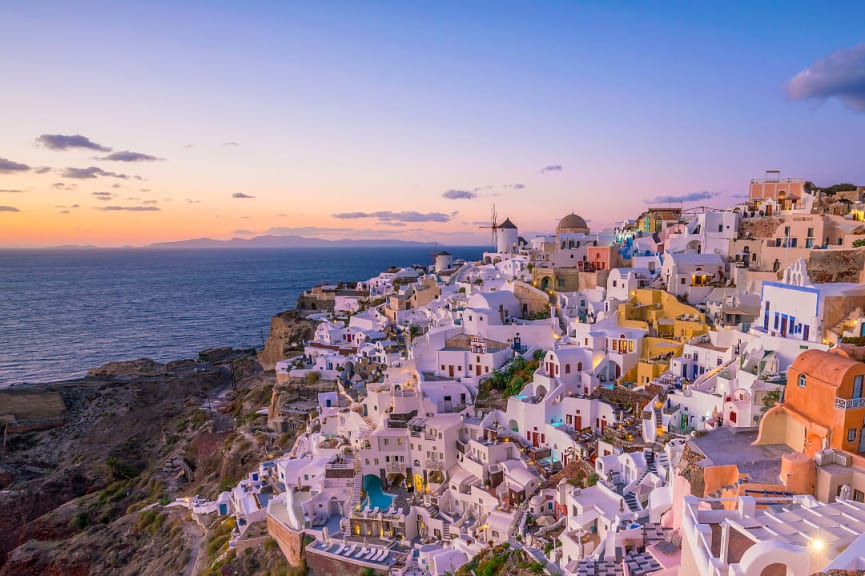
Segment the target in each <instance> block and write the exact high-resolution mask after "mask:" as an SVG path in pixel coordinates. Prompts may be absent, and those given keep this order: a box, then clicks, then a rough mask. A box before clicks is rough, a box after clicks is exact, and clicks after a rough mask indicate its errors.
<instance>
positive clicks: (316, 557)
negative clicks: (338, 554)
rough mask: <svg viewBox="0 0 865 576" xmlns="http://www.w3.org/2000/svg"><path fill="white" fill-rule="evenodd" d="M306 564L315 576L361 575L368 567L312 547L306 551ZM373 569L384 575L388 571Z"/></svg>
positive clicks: (376, 572)
mask: <svg viewBox="0 0 865 576" xmlns="http://www.w3.org/2000/svg"><path fill="white" fill-rule="evenodd" d="M306 565H307V566H309V569H310V571H311V572H312V573H313V574H315V576H360V575H361V574H363V573H364V570H365V569H366V568H365V567H364V566H358V565H357V564H352V563H351V562H350V561H348V560H338V559H336V558H334V557H332V556H329V555H325V554H321V553H320V552H318V551H317V550H313V549H311V548H310V549H309V550H307V552H306ZM373 571H374V573H375V574H381V575H382V576H384V575H386V574H387V573H388V571H387V570H385V569H381V570H373Z"/></svg>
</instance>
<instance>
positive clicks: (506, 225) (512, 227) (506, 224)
mask: <svg viewBox="0 0 865 576" xmlns="http://www.w3.org/2000/svg"><path fill="white" fill-rule="evenodd" d="M497 228H505V229H508V230H516V229H517V227H516V225H515V224H514V223H513V222H511V219H510V218H505V221H504V222H502V223H501V224H499V225H498V226H497Z"/></svg>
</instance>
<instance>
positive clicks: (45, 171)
mask: <svg viewBox="0 0 865 576" xmlns="http://www.w3.org/2000/svg"><path fill="white" fill-rule="evenodd" d="M33 172H35V173H36V174H48V173H49V172H51V168H50V167H49V166H39V167H38V168H34V169H33Z"/></svg>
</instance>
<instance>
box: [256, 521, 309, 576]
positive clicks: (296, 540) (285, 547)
mask: <svg viewBox="0 0 865 576" xmlns="http://www.w3.org/2000/svg"><path fill="white" fill-rule="evenodd" d="M267 532H268V534H270V536H271V537H272V538H273V539H274V540H276V543H277V544H279V549H280V550H282V553H283V555H284V556H285V559H286V560H288V563H289V564H291V565H292V566H300V565H301V563H302V562H303V532H295V531H293V530H289V529H288V528H287V527H285V526H283V525H282V523H281V522H279V521H278V520H276V519H275V518H273V517H272V516H271V515H270V514H268V515H267ZM315 573H316V574H318V572H315Z"/></svg>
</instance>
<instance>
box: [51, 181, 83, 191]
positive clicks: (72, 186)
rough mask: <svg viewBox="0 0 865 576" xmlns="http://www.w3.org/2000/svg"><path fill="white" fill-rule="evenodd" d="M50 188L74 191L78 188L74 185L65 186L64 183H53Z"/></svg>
mask: <svg viewBox="0 0 865 576" xmlns="http://www.w3.org/2000/svg"><path fill="white" fill-rule="evenodd" d="M51 187H52V188H54V189H55V190H75V189H76V188H78V186H76V185H75V184H67V183H65V182H55V183H54V184H52V185H51Z"/></svg>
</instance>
